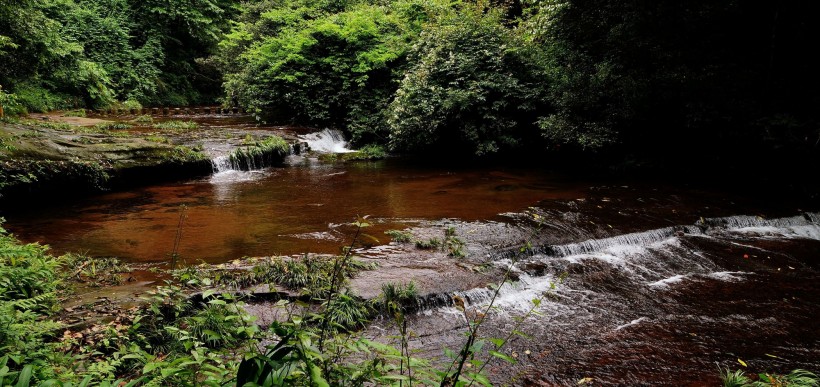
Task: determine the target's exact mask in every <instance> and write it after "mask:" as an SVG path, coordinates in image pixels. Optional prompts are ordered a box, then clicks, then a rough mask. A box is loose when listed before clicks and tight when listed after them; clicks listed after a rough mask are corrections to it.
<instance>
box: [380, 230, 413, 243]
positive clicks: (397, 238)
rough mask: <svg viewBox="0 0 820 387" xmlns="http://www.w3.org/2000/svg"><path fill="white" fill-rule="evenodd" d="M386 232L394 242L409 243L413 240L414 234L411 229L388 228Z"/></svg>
mask: <svg viewBox="0 0 820 387" xmlns="http://www.w3.org/2000/svg"><path fill="white" fill-rule="evenodd" d="M384 233H385V234H387V236H389V237H390V239H392V240H393V242H398V243H407V242H410V241H412V240H413V234H411V233H410V232H409V231H401V230H387V231H385V232H384Z"/></svg>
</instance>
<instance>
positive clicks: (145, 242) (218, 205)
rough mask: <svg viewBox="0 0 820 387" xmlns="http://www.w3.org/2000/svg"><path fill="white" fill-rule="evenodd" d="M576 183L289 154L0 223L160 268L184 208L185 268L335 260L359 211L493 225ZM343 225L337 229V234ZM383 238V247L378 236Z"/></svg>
mask: <svg viewBox="0 0 820 387" xmlns="http://www.w3.org/2000/svg"><path fill="white" fill-rule="evenodd" d="M579 192H580V190H579V187H576V186H573V185H572V184H566V183H561V181H560V180H558V179H556V178H555V177H551V176H549V175H547V174H545V173H543V172H538V171H534V170H505V169H445V168H417V167H408V166H405V165H402V164H401V163H399V162H390V161H382V162H375V163H374V162H363V163H352V164H339V163H336V164H334V163H323V162H320V161H318V160H316V159H311V158H304V157H299V156H291V158H290V160H289V164H288V165H287V166H284V167H278V168H270V169H267V170H264V171H250V172H245V171H225V172H220V173H217V174H215V175H213V176H211V177H210V178H207V179H204V180H198V181H190V182H184V183H178V184H167V185H159V186H153V187H147V188H143V189H137V190H133V191H129V192H120V193H111V194H105V195H99V196H96V197H93V198H89V199H87V200H84V201H81V202H79V203H74V204H72V205H67V206H63V207H60V208H51V209H48V210H46V211H40V212H36V211H35V212H32V213H27V214H22V215H20V216H13V217H12V219H9V224H8V227H9V228H10V229H11V230H12V231H13V232H15V233H16V234H17V235H18V236H19V237H21V238H22V239H24V240H27V241H42V242H44V243H48V244H50V245H51V246H52V248H54V249H55V250H57V251H58V252H64V251H87V252H88V253H89V254H92V255H113V256H119V257H122V258H126V259H129V260H138V261H158V260H164V259H166V257H167V254H168V253H169V252H170V250H171V248H172V246H173V239H174V235H175V233H176V227H177V224H178V221H179V216H180V211H181V206H182V205H185V206H186V208H187V209H186V216H187V218H186V220H185V223H184V226H183V236H182V243H181V246H180V253H181V254H182V256H183V257H184V258H185V259H187V260H188V261H189V262H191V261H198V260H200V259H202V260H205V261H209V262H217V261H226V260H231V259H235V258H239V257H242V256H246V255H247V256H261V255H272V254H297V253H302V252H307V251H310V252H324V253H335V252H338V251H339V247H340V245H341V244H342V243H340V241H344V240H345V239H346V238H347V237H348V234H349V233H348V232H349V231H350V227H348V226H344V225H345V224H346V223H349V222H351V221H352V220H353V219H354V218H355V217H356V216H359V215H370V216H371V219H372V220H373V221H374V228H373V229H372V230H370V232H371V234H373V235H376V236H377V237H378V236H381V235H382V232H383V231H384V230H386V229H390V228H403V227H407V226H412V225H413V224H415V222H414V220H418V219H440V218H459V219H464V220H478V219H492V218H494V217H495V216H496V215H497V214H499V213H503V212H507V211H518V210H521V209H523V208H526V207H527V206H529V205H532V204H535V203H537V202H538V201H539V200H544V199H556V198H567V199H569V198H576V197H579V195H581V194H580V193H579ZM337 225H342V226H337ZM382 242H387V240H386V239H385V240H383V241H382Z"/></svg>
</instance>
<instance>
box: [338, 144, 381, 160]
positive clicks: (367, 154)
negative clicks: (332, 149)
mask: <svg viewBox="0 0 820 387" xmlns="http://www.w3.org/2000/svg"><path fill="white" fill-rule="evenodd" d="M342 156H343V157H344V159H345V160H381V159H383V158H385V157H387V151H385V150H384V147H382V146H381V145H377V144H368V145H365V146H363V147H361V148H359V150H357V151H356V152H351V153H342Z"/></svg>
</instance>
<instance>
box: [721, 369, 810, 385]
mask: <svg viewBox="0 0 820 387" xmlns="http://www.w3.org/2000/svg"><path fill="white" fill-rule="evenodd" d="M720 378H721V379H722V380H723V386H724V387H780V386H783V387H787V386H792V387H816V386H818V385H820V378H818V377H817V375H815V374H813V373H811V372H809V371H806V370H801V369H796V370H793V371H791V372H790V373H788V374H785V375H778V374H774V373H760V374H758V375H757V380H755V381H752V379H751V378H750V377H748V376H746V374H745V373H744V372H743V371H742V370H736V371H731V370H729V368H725V369H724V368H720Z"/></svg>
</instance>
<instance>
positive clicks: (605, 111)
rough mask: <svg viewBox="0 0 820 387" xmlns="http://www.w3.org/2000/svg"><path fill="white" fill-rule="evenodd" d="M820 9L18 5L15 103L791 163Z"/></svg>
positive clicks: (0, 19)
mask: <svg viewBox="0 0 820 387" xmlns="http://www.w3.org/2000/svg"><path fill="white" fill-rule="evenodd" d="M817 8H818V6H817V5H816V4H814V3H812V2H799V1H786V2H775V3H759V2H721V3H715V2H710V1H701V0H698V1H689V2H679V1H669V0H660V1H654V2H634V1H632V2H627V1H622V0H594V1H578V0H566V1H557V0H525V1H521V0H505V1H501V0H493V1H489V2H487V1H483V0H481V1H474V2H459V1H450V0H259V1H241V2H240V1H234V0H173V1H158V0H150V1H137V0H42V1H34V0H14V1H6V2H3V3H2V4H0V63H2V66H1V67H0V85H2V89H0V101H2V102H0V103H3V105H4V106H5V107H6V111H13V110H15V109H16V110H29V111H39V110H50V109H59V108H68V107H88V108H100V107H106V106H110V105H112V104H117V103H125V104H142V105H163V104H164V105H189V104H202V103H215V102H221V103H224V104H226V105H240V106H242V107H244V108H246V109H247V110H248V111H250V112H252V113H253V114H254V115H255V116H256V117H257V118H258V119H259V120H263V121H268V122H276V123H283V124H285V123H293V124H300V125H308V126H315V127H335V128H339V129H342V130H344V131H345V132H346V133H347V134H348V135H349V136H350V137H351V138H352V139H353V140H354V142H356V143H358V144H367V143H380V144H385V145H388V146H389V147H390V148H391V149H392V150H394V151H400V152H422V153H425V152H426V153H430V152H438V151H441V150H447V151H448V152H453V153H457V154H471V155H482V156H486V155H493V154H509V153H512V152H518V151H520V150H522V149H527V150H533V149H535V150H538V149H548V150H557V149H561V150H562V151H566V150H573V151H578V152H582V153H589V152H596V153H599V154H600V153H602V152H603V153H606V152H615V151H616V152H619V153H620V154H636V155H641V156H648V157H660V158H670V157H671V156H674V155H670V153H669V151H670V149H684V150H685V152H688V153H695V152H696V153H698V154H699V155H701V157H702V158H704V159H706V160H712V159H714V160H718V159H729V158H737V157H743V155H747V154H760V153H761V152H763V153H765V152H771V151H774V152H775V155H789V156H790V157H798V158H802V159H804V160H809V161H817V154H818V151H817V150H818V143H819V142H820V129H818V127H819V126H818V121H817V113H816V109H815V106H817V105H818V102H820V101H818V96H817V93H816V90H817V88H818V86H820V85H819V84H818V83H820V82H818V75H817V74H816V71H815V70H814V69H813V66H812V63H813V62H812V61H811V60H810V59H809V58H810V56H811V55H812V50H811V48H812V47H813V46H814V43H815V42H817V41H818V40H817V38H818V37H820V34H818V28H820V27H818V25H817V24H816V23H813V21H812V20H810V15H814V14H816V13H815V11H817ZM670 143H673V144H674V145H675V146H674V147H670ZM682 155H683V154H680V155H679V156H682Z"/></svg>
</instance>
